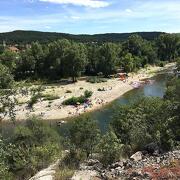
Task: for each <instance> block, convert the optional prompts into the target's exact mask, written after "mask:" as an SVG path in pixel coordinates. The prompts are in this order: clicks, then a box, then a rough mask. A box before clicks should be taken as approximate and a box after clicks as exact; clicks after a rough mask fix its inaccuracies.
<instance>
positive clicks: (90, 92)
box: [84, 90, 93, 98]
mask: <svg viewBox="0 0 180 180" xmlns="http://www.w3.org/2000/svg"><path fill="white" fill-rule="evenodd" d="M92 94H93V92H92V91H88V90H86V91H85V92H84V96H85V97H86V98H90V97H91V96H92Z"/></svg>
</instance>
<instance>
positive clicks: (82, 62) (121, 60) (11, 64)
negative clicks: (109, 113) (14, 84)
mask: <svg viewBox="0 0 180 180" xmlns="http://www.w3.org/2000/svg"><path fill="white" fill-rule="evenodd" d="M179 42H180V38H179V36H176V35H171V34H163V35H160V36H159V37H158V38H156V39H155V40H153V41H148V40H145V39H143V38H142V37H141V36H139V35H136V34H135V35H131V36H130V37H129V38H128V39H127V40H126V41H123V42H122V43H112V42H107V43H101V44H96V43H88V44H86V43H79V42H74V41H70V40H67V39H62V40H57V41H54V42H51V43H48V44H40V43H39V42H33V43H32V44H31V47H30V48H26V49H23V50H21V51H18V52H13V51H10V50H9V49H8V48H4V47H3V46H1V52H0V62H1V64H2V65H1V69H2V68H3V66H5V68H8V69H9V72H10V73H11V74H12V75H13V76H14V78H15V80H21V79H31V80H33V79H34V80H37V79H42V80H59V79H62V78H68V77H71V78H72V80H73V81H76V79H77V77H79V76H82V75H97V74H98V73H102V74H103V75H104V76H105V77H108V76H109V75H111V74H114V73H116V72H117V71H118V70H119V69H123V70H124V71H125V72H127V73H128V72H131V71H136V70H138V69H139V68H141V67H144V66H145V65H146V64H159V65H161V66H163V65H164V63H165V62H167V61H174V60H175V59H176V58H177V57H178V56H179V53H180V45H179V44H180V43H179ZM6 71H7V70H6ZM1 73H3V70H1ZM6 74H7V73H6ZM3 78H5V77H3ZM1 87H4V86H3V85H1Z"/></svg>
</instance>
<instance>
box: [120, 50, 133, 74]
mask: <svg viewBox="0 0 180 180" xmlns="http://www.w3.org/2000/svg"><path fill="white" fill-rule="evenodd" d="M120 64H121V65H122V66H123V67H124V70H125V71H126V72H132V71H133V70H134V69H135V68H136V62H135V60H134V58H133V56H132V54H131V53H127V54H125V55H124V56H122V57H121V59H120Z"/></svg>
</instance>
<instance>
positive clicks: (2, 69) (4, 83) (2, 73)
mask: <svg viewBox="0 0 180 180" xmlns="http://www.w3.org/2000/svg"><path fill="white" fill-rule="evenodd" d="M13 83H14V79H13V76H12V74H11V73H10V71H9V69H8V68H7V67H6V66H4V65H2V64H1V63H0V89H9V88H11V87H12V85H13Z"/></svg>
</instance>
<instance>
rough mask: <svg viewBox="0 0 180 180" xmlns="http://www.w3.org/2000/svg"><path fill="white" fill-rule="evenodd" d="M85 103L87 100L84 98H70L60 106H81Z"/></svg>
mask: <svg viewBox="0 0 180 180" xmlns="http://www.w3.org/2000/svg"><path fill="white" fill-rule="evenodd" d="M86 101H87V98H86V97H85V96H80V97H71V98H69V99H67V100H65V101H64V102H63V103H62V104H63V105H77V103H80V104H83V103H85V102H86Z"/></svg>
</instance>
